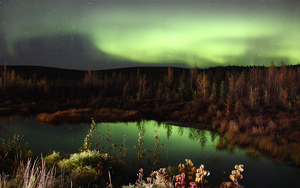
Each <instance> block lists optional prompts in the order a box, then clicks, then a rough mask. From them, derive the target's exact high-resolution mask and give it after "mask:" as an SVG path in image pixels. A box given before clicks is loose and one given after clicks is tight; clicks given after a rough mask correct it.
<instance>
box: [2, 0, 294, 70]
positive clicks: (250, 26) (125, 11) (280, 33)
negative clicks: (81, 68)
mask: <svg viewBox="0 0 300 188" xmlns="http://www.w3.org/2000/svg"><path fill="white" fill-rule="evenodd" d="M24 2H25V3H21V2H10V3H4V2H2V3H1V4H2V9H1V10H2V12H1V18H0V21H1V26H0V29H1V34H0V37H3V38H4V43H5V44H4V46H6V47H5V48H6V51H7V53H8V54H10V56H14V55H15V49H14V44H15V43H16V42H18V41H22V40H30V39H34V38H47V39H49V41H51V37H53V36H63V35H65V36H75V35H80V36H85V37H86V38H87V39H88V40H89V41H88V42H89V43H91V44H92V45H86V46H84V51H85V54H87V56H88V58H89V59H93V60H97V61H108V59H109V60H113V61H129V62H137V63H145V64H147V65H148V64H151V63H162V64H165V65H167V66H168V65H170V64H176V63H181V64H186V65H187V67H193V66H194V65H195V63H196V64H197V66H199V67H209V66H214V65H228V64H231V65H269V63H270V61H272V60H274V61H275V62H285V63H287V64H297V63H299V62H300V43H299V41H300V35H299V33H300V22H299V18H300V8H299V7H300V6H299V5H300V4H299V5H298V4H293V3H291V1H276V2H275V3H270V2H267V3H261V2H257V1H254V4H253V1H220V2H218V1H213V2H209V3H207V2H200V1H185V2H181V3H180V2H179V3H173V2H172V1H166V2H164V3H160V2H159V1H153V2H151V3H150V2H142V1H139V2H138V1H133V2H123V3H121V2H120V1H117V2H110V3H109V2H101V3H100V2H98V3H96V2H95V1H80V2H75V1H63V2H64V3H62V2H60V3H57V2H55V1H53V2H47V3H46V2H44V3H41V2H36V1H24ZM28 2H30V3H28ZM251 2H252V4H251ZM3 5H4V6H3ZM12 15H13V16H12ZM1 41H3V40H0V43H1ZM49 43H50V42H49ZM2 53H4V52H2ZM103 54H106V55H103ZM0 55H1V53H0ZM108 57H109V58H108Z"/></svg>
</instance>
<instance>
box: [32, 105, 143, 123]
mask: <svg viewBox="0 0 300 188" xmlns="http://www.w3.org/2000/svg"><path fill="white" fill-rule="evenodd" d="M91 118H93V119H94V120H95V121H99V122H116V121H134V120H138V119H141V118H142V116H141V115H140V113H139V112H138V111H135V110H118V109H114V108H109V109H108V108H101V109H99V110H92V109H91V108H84V109H69V110H65V111H57V112H55V113H52V114H48V113H41V114H39V115H38V118H37V119H38V121H40V122H45V123H64V122H69V123H78V122H89V121H90V120H91Z"/></svg>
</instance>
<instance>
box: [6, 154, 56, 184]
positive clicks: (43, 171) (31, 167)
mask: <svg viewBox="0 0 300 188" xmlns="http://www.w3.org/2000/svg"><path fill="white" fill-rule="evenodd" d="M55 174H56V169H55V167H54V166H53V167H52V168H51V169H47V168H46V165H45V162H44V161H42V162H40V161H39V159H36V160H34V161H33V162H32V159H28V161H27V163H26V164H24V163H23V161H20V162H19V164H18V168H17V170H16V173H15V174H12V175H11V178H10V179H9V178H8V175H6V174H4V172H2V174H0V188H7V187H23V188H52V187H56V178H55Z"/></svg>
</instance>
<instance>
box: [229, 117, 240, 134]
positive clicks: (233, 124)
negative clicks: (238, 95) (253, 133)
mask: <svg viewBox="0 0 300 188" xmlns="http://www.w3.org/2000/svg"><path fill="white" fill-rule="evenodd" d="M229 132H230V133H231V134H237V133H239V126H238V124H237V123H236V121H233V120H231V121H230V122H229Z"/></svg>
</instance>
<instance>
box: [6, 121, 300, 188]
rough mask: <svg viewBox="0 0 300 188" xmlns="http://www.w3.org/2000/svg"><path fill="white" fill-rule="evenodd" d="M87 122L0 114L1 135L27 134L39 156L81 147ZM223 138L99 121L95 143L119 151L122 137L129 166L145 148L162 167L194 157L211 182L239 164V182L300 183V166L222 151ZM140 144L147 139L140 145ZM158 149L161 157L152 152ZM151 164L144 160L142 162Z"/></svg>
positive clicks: (238, 150) (168, 127)
mask: <svg viewBox="0 0 300 188" xmlns="http://www.w3.org/2000/svg"><path fill="white" fill-rule="evenodd" d="M89 126H90V124H87V123H81V124H76V125H73V124H62V125H59V126H50V125H41V124H40V123H39V122H38V121H37V120H36V118H29V117H26V118H21V117H15V118H14V117H10V118H2V119H1V121H0V137H1V138H3V139H11V138H12V136H13V135H14V134H19V135H24V140H25V141H26V142H27V143H28V149H30V150H32V151H33V152H34V153H35V154H36V155H37V154H40V153H42V154H43V156H45V155H47V153H52V151H53V150H55V151H60V152H61V153H65V154H68V153H74V152H78V149H79V148H80V147H82V146H83V140H84V138H85V136H86V135H87V133H88V131H89ZM155 136H157V137H156V139H155ZM219 138H220V137H219V135H218V134H217V133H213V132H210V131H207V130H200V129H195V128H189V127H184V126H178V124H174V123H166V122H164V123H158V122H156V121H141V122H129V123H122V122H119V123H96V132H95V134H94V136H93V145H92V147H95V148H96V147H97V148H100V149H102V150H103V151H104V152H109V153H111V154H112V155H115V148H114V147H113V145H116V146H121V145H122V144H123V142H124V143H125V147H126V148H127V149H128V153H127V156H126V161H127V163H126V164H128V165H132V161H134V164H137V159H136V153H137V152H138V151H141V149H142V150H145V154H146V155H145V158H146V157H147V156H151V158H150V159H151V161H150V162H151V164H153V161H154V160H155V159H161V160H162V166H163V167H166V166H167V165H170V166H178V164H179V163H185V159H191V160H192V161H193V163H194V164H195V165H196V166H200V165H201V164H204V165H205V169H206V170H208V171H210V173H211V175H210V176H209V177H207V180H208V182H209V184H208V185H210V186H211V187H212V186H218V185H220V183H221V182H222V181H224V180H226V181H229V175H230V173H231V171H232V170H233V168H234V166H235V165H236V164H243V165H244V169H245V171H244V172H243V173H242V174H243V176H244V179H242V180H240V181H239V182H240V184H241V185H244V186H246V187H295V186H297V185H300V169H299V168H295V167H292V166H288V165H286V164H282V163H279V164H277V163H276V162H274V161H272V160H271V159H268V158H266V157H264V156H262V155H261V156H259V157H250V156H248V155H247V154H246V151H245V150H244V149H241V148H238V147H236V148H234V149H233V150H231V151H226V150H221V151H220V150H218V149H217V148H216V143H217V141H218V140H219ZM124 139H125V140H124ZM139 143H143V144H141V146H139ZM155 144H156V145H155ZM155 148H156V151H158V152H157V154H159V156H157V155H154V149H155ZM139 149H140V150H139ZM150 150H151V152H150ZM118 154H120V152H118ZM155 156H156V157H155ZM158 161H159V160H158ZM148 163H149V162H148V160H145V161H144V163H143V164H144V165H147V164H148ZM145 168H147V167H145ZM148 168H150V167H148ZM157 169H159V167H157Z"/></svg>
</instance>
